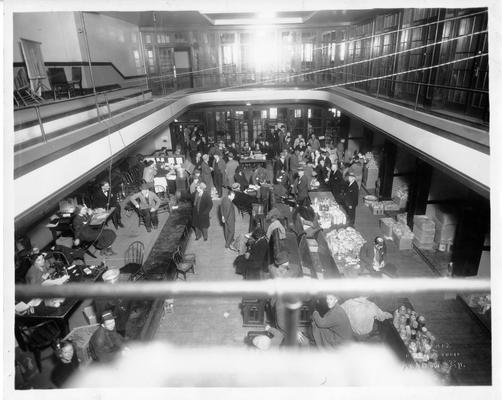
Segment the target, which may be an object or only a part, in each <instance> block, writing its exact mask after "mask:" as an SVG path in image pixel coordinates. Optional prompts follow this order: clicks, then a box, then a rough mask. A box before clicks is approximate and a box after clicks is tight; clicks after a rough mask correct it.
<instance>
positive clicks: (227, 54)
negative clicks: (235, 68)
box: [222, 45, 234, 65]
mask: <svg viewBox="0 0 502 400" xmlns="http://www.w3.org/2000/svg"><path fill="white" fill-rule="evenodd" d="M222 52H223V64H225V65H230V64H234V46H233V45H224V46H222Z"/></svg>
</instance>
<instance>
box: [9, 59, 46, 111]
mask: <svg viewBox="0 0 502 400" xmlns="http://www.w3.org/2000/svg"><path fill="white" fill-rule="evenodd" d="M42 101H43V99H42V98H41V97H39V96H38V95H36V94H35V93H33V92H32V90H31V88H30V81H29V80H28V77H27V76H26V71H25V70H24V68H20V69H19V70H18V71H17V74H16V76H15V77H14V103H15V104H16V106H17V107H22V106H29V105H30V104H40V103H41V102H42Z"/></svg>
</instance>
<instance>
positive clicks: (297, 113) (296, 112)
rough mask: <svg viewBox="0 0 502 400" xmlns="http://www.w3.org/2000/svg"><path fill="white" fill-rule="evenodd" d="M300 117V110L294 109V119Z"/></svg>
mask: <svg viewBox="0 0 502 400" xmlns="http://www.w3.org/2000/svg"><path fill="white" fill-rule="evenodd" d="M301 117H302V109H301V108H297V109H295V118H301Z"/></svg>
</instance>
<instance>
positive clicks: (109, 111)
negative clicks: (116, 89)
mask: <svg viewBox="0 0 502 400" xmlns="http://www.w3.org/2000/svg"><path fill="white" fill-rule="evenodd" d="M103 96H105V102H106V108H107V109H108V119H112V110H111V109H110V103H108V96H107V95H106V93H103Z"/></svg>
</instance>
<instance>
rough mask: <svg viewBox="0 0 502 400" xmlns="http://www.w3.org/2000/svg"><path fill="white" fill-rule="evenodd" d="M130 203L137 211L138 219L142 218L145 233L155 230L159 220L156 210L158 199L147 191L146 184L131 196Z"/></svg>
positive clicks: (158, 204)
mask: <svg viewBox="0 0 502 400" xmlns="http://www.w3.org/2000/svg"><path fill="white" fill-rule="evenodd" d="M131 203H132V204H134V206H135V207H136V208H137V209H138V213H139V217H140V218H143V221H144V222H145V227H146V230H147V232H151V231H152V225H153V228H154V229H157V227H158V225H159V218H158V216H157V210H158V209H159V206H160V203H161V201H160V199H159V196H157V195H156V194H155V193H154V192H152V191H151V190H150V189H149V186H148V184H146V183H143V184H142V185H141V191H140V192H138V193H136V194H133V195H132V196H131Z"/></svg>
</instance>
